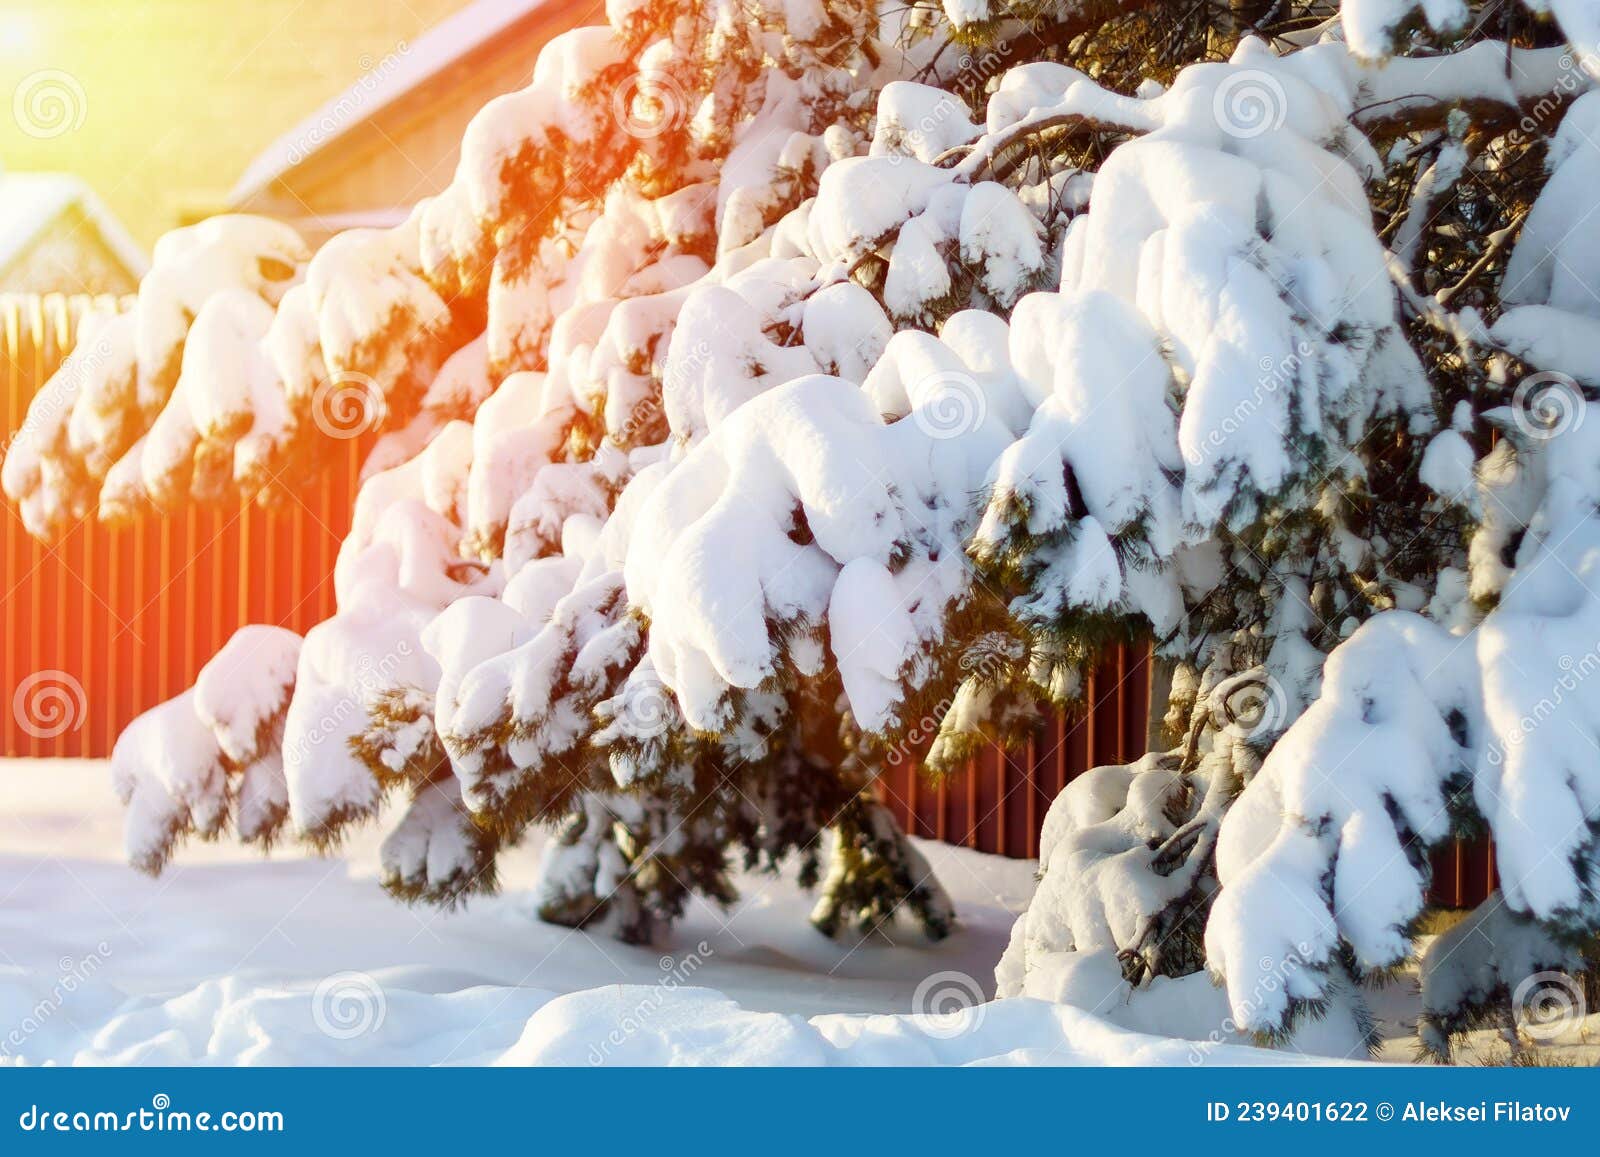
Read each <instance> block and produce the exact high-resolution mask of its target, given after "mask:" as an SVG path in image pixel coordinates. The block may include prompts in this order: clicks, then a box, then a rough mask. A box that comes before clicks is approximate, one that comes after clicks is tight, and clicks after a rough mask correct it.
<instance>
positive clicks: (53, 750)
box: [0, 294, 360, 756]
mask: <svg viewBox="0 0 1600 1157" xmlns="http://www.w3.org/2000/svg"><path fill="white" fill-rule="evenodd" d="M117 307H118V303H116V302H115V301H108V300H106V299H91V298H81V297H79V298H68V297H63V296H59V295H47V296H43V297H40V296H35V295H20V294H19V295H4V296H0V340H3V342H4V345H5V353H6V364H5V374H6V378H5V398H4V402H3V404H0V413H3V416H4V418H5V430H6V435H7V443H9V440H10V437H11V435H12V432H14V431H15V430H17V429H18V427H20V426H21V424H22V421H23V417H24V415H25V414H26V412H27V408H28V402H29V400H30V399H31V398H32V397H33V395H34V393H35V392H36V391H37V390H38V389H39V387H40V386H42V385H43V384H44V382H45V381H46V379H48V378H49V376H50V374H51V373H53V372H54V371H55V369H56V367H57V366H58V365H59V364H60V362H61V360H62V358H63V357H64V356H65V355H66V353H67V352H68V351H69V350H70V349H71V347H72V342H73V339H74V338H75V336H76V334H77V330H78V326H79V324H80V323H81V321H82V319H83V317H84V315H85V314H86V313H88V312H89V311H91V310H95V309H115V308H117ZM359 452H360V450H359V447H358V445H357V444H356V443H355V442H349V443H340V444H339V446H338V447H337V450H336V453H337V454H338V455H339V459H338V461H336V462H334V463H331V464H330V468H329V469H328V470H326V471H324V472H323V474H322V475H321V477H320V480H319V481H318V482H317V483H316V484H315V485H314V486H312V487H311V488H310V489H309V490H308V491H307V492H305V493H302V494H301V495H299V496H298V498H297V499H292V500H291V501H290V504H289V506H288V507H287V508H286V509H283V510H277V511H272V512H267V511H263V510H260V509H257V508H256V507H254V506H251V505H241V506H239V507H236V508H233V509H200V508H191V509H189V510H187V511H185V512H183V513H181V514H179V515H176V516H174V517H168V518H157V517H154V516H143V517H140V518H139V519H137V520H136V521H135V522H134V524H133V525H131V526H128V527H125V528H122V529H118V530H108V529H106V528H105V527H103V526H101V525H100V524H99V523H98V522H96V521H95V519H94V518H93V516H92V515H91V516H90V517H89V518H88V519H86V520H85V521H84V522H83V523H81V524H79V525H77V526H75V527H73V528H72V530H71V531H70V532H69V533H67V534H66V535H65V536H64V537H62V538H61V539H60V540H59V541H57V542H53V543H50V544H48V545H47V544H43V543H40V542H38V541H37V540H35V539H33V538H32V537H30V536H29V535H28V533H27V531H26V530H25V529H24V528H23V525H22V521H21V519H20V518H19V517H18V516H17V512H16V510H15V509H14V508H12V507H11V506H10V505H9V503H3V502H0V567H3V568H4V570H3V572H0V573H3V576H4V582H3V584H0V632H3V638H4V646H3V648H0V690H3V691H4V693H5V695H6V696H7V700H6V707H7V708H8V709H7V710H5V711H3V712H0V754H5V755H32V756H103V755H107V754H109V753H110V750H111V744H112V742H113V741H114V740H115V737H116V735H117V733H118V732H119V731H120V730H121V729H122V728H123V727H124V726H125V725H126V724H127V723H128V721H129V720H130V719H132V718H133V717H134V716H135V715H137V714H138V713H139V712H141V711H143V710H145V709H146V708H148V707H151V706H153V705H154V704H156V703H159V702H160V701H161V700H163V699H166V698H169V697H170V696H172V695H175V694H177V693H178V692H180V691H182V690H183V689H184V688H185V687H187V686H189V685H190V684H191V683H192V682H193V681H194V678H195V675H196V674H197V673H198V672H199V670H200V667H201V666H202V665H204V663H205V662H206V660H207V659H209V658H210V657H211V656H212V654H214V653H215V652H216V650H217V648H218V647H220V646H221V645H222V643H223V642H225V641H226V640H227V638H228V636H229V635H230V634H231V633H232V632H233V630H234V629H235V628H237V627H239V626H241V625H243V624H244V623H248V622H263V623H278V624H281V625H283V626H286V627H291V628H293V629H295V630H298V631H304V630H306V629H308V628H309V627H311V626H312V625H313V624H314V623H316V622H318V621H320V620H322V619H324V618H326V617H327V616H328V615H329V614H331V613H332V611H333V582H332V574H333V561H334V557H335V555H336V553H337V551H338V548H339V542H340V540H341V539H342V538H343V537H344V534H345V531H346V530H347V529H348V527H349V518H350V509H351V502H352V499H353V496H354V493H355V484H356V475H357V470H358V467H359V459H358V454H359Z"/></svg>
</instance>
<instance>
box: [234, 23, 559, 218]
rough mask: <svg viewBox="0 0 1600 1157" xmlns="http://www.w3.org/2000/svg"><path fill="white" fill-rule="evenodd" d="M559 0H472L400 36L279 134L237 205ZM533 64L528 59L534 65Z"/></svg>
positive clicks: (252, 168) (249, 173) (237, 190)
mask: <svg viewBox="0 0 1600 1157" xmlns="http://www.w3.org/2000/svg"><path fill="white" fill-rule="evenodd" d="M556 2H559V0H473V2H472V3H471V4H468V5H467V6H466V7H465V8H463V9H462V10H461V11H459V12H457V13H456V14H455V15H453V16H450V17H447V18H446V19H445V20H443V21H441V22H440V23H439V24H437V25H435V26H434V27H432V28H430V29H429V30H428V31H427V32H425V33H424V34H423V35H422V36H421V37H419V38H418V39H417V41H416V42H415V43H413V44H408V43H406V42H405V41H401V42H400V44H399V45H397V46H396V49H395V51H393V52H391V53H389V55H387V56H385V57H384V58H383V59H382V60H380V61H378V62H377V63H376V64H373V65H372V66H371V67H369V68H368V69H367V70H366V71H365V72H364V73H362V75H361V77H360V79H359V80H357V81H356V82H355V84H353V85H351V86H350V87H349V88H347V89H345V90H344V91H343V92H341V93H339V94H338V95H337V96H335V97H334V98H333V99H332V100H329V101H328V102H327V103H326V104H324V105H323V106H322V107H321V108H319V109H317V111H316V112H314V113H312V114H311V115H310V116H308V117H307V118H306V119H305V120H303V121H301V122H300V123H299V124H297V125H296V126H295V127H294V128H292V129H290V130H289V131H288V132H287V133H285V134H284V135H283V136H281V137H279V138H278V139H277V140H276V141H274V142H273V143H272V144H271V145H269V146H268V147H267V149H266V151H265V152H263V153H262V154H261V155H260V156H258V157H257V158H256V159H255V160H253V161H251V162H250V165H249V167H248V168H246V169H245V171H244V175H243V176H242V177H240V178H239V182H238V184H236V185H235V186H234V187H233V192H232V193H230V194H229V195H228V200H229V202H230V203H231V204H234V205H238V204H240V203H242V202H243V201H245V200H247V199H249V198H250V197H252V196H254V195H255V194H257V193H259V192H261V191H262V190H263V189H265V188H266V187H267V186H269V185H270V184H272V182H273V181H275V180H277V179H278V178H280V177H282V176H283V175H284V174H285V173H287V172H288V171H289V170H290V169H292V168H294V167H295V166H296V165H298V164H299V163H300V162H301V161H303V160H305V159H306V157H308V156H310V155H311V154H312V153H315V152H319V151H321V150H322V149H324V148H327V147H328V146H329V145H331V144H333V143H335V142H336V141H338V140H339V139H341V138H342V137H344V136H346V135H347V134H348V133H349V132H350V131H351V130H353V129H355V128H356V127H358V126H359V125H361V124H364V123H366V122H367V121H368V120H370V119H371V118H372V117H373V116H374V115H376V114H377V113H378V112H380V111H381V110H383V109H385V108H388V107H389V106H390V105H392V104H394V103H395V102H396V101H398V100H399V99H400V98H401V97H403V96H405V95H406V94H407V93H409V92H411V91H413V90H414V89H416V88H418V87H420V86H421V85H423V84H424V83H426V82H427V81H428V80H430V79H432V78H433V77H435V76H437V75H438V74H439V73H441V72H443V71H444V70H445V69H447V68H448V67H449V66H450V65H451V64H453V63H455V62H456V61H457V60H459V59H460V58H461V57H463V56H465V55H466V54H467V53H469V52H471V51H472V50H473V49H475V48H478V47H480V46H481V45H483V44H486V43H488V42H489V41H490V40H492V39H494V38H495V37H497V36H499V35H501V34H502V33H504V32H505V31H506V30H507V29H508V28H510V27H511V26H512V25H514V24H516V23H517V22H518V21H520V20H522V19H523V18H525V17H527V16H528V15H529V14H531V13H533V12H535V11H537V10H538V9H540V8H543V7H545V6H546V5H552V4H554V3H556ZM532 67H533V64H532V60H531V59H530V61H529V70H530V72H531V70H532Z"/></svg>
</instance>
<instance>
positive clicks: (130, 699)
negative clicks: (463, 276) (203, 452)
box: [0, 295, 1494, 905]
mask: <svg viewBox="0 0 1600 1157" xmlns="http://www.w3.org/2000/svg"><path fill="white" fill-rule="evenodd" d="M117 307H118V303H116V302H114V301H107V300H105V299H88V298H65V297H60V296H46V297H43V298H41V297H37V296H31V295H28V296H24V295H0V339H3V342H4V345H5V352H6V371H5V372H6V375H7V377H6V380H5V387H6V395H5V400H4V404H3V406H0V414H3V416H4V418H5V423H6V425H5V430H6V431H7V439H8V441H9V437H10V432H11V431H15V430H16V429H17V428H18V427H19V426H20V425H21V423H22V420H23V416H24V414H25V413H26V411H27V406H28V401H29V399H30V398H32V396H33V394H34V393H35V391H37V390H38V388H39V387H40V386H41V385H43V384H44V382H45V380H46V379H47V378H48V377H49V376H50V374H51V373H52V372H53V371H54V370H55V368H56V366H57V365H59V364H60V361H61V359H62V358H63V357H64V356H65V355H66V353H67V351H69V350H70V349H71V347H72V341H73V338H74V337H75V336H76V333H77V327H78V325H79V323H80V322H81V320H82V318H83V316H84V314H85V313H86V312H88V311H89V310H91V309H114V308H117ZM361 451H362V447H361V445H360V444H359V443H358V442H356V441H350V442H345V443H340V444H339V445H338V447H337V449H336V451H335V452H336V453H337V454H338V456H339V457H338V460H337V461H334V462H331V463H329V464H328V466H329V468H328V469H327V470H325V471H324V472H323V473H322V474H321V476H320V480H319V481H318V482H317V483H316V484H315V485H314V486H313V487H311V488H310V490H309V491H307V492H305V493H302V494H300V495H299V496H298V498H294V499H291V500H290V504H289V505H288V506H287V507H286V508H285V509H282V510H277V511H271V512H267V511H262V510H259V509H257V508H255V507H254V506H251V505H241V506H240V507H238V508H234V509H209V508H208V509H201V508H190V509H188V510H187V511H185V512H183V513H182V514H180V515H177V516H174V517H167V518H157V517H154V516H145V517H141V518H139V519H138V520H137V521H136V522H135V523H134V524H133V525H132V526H129V527H126V528H123V529H120V530H107V529H106V528H104V527H103V526H101V525H99V524H98V523H97V522H95V521H94V519H93V518H92V517H91V518H90V519H88V520H86V521H85V522H84V523H83V524H81V525H79V526H76V527H74V528H73V530H72V531H71V532H70V533H69V534H67V535H66V536H65V537H64V538H63V539H62V540H61V541H59V542H56V543H52V544H50V545H48V546H47V545H44V544H41V543H39V542H38V541H36V540H35V539H33V538H32V537H30V536H29V535H28V534H27V532H26V531H25V530H24V529H23V526H22V522H21V520H20V519H19V518H18V517H17V515H16V511H15V510H14V509H12V508H11V507H10V505H9V504H7V503H4V502H0V544H3V555H0V566H3V567H4V571H3V575H4V583H3V584H0V600H3V601H0V631H3V632H4V635H3V638H4V646H3V648H0V690H3V691H4V693H5V694H6V696H7V697H8V706H9V710H5V711H0V754H4V755H8V756H17V755H25V756H105V755H108V754H109V753H110V751H111V745H112V743H113V742H114V741H115V739H116V736H117V734H118V732H119V731H121V729H122V728H123V727H124V726H126V724H127V723H128V721H129V720H131V719H132V718H133V717H134V716H135V715H137V714H138V713H139V712H141V711H143V710H146V709H147V708H149V707H151V706H154V705H155V704H156V703H159V702H161V701H162V700H163V699H166V698H169V697H170V696H172V695H176V694H177V693H178V692H180V691H182V690H183V689H184V688H185V687H188V686H189V685H190V684H191V683H193V682H194V679H195V676H196V675H197V674H198V672H199V670H200V668H201V666H203V665H204V664H205V662H206V661H207V660H208V659H209V658H210V657H211V656H212V655H213V654H214V653H215V652H216V650H217V648H218V647H220V646H221V645H222V644H223V643H224V642H225V641H226V640H227V638H228V636H229V635H230V634H232V633H233V631H234V630H235V629H236V628H238V627H240V626H242V625H244V624H245V623H276V624H279V625H282V626H286V627H290V628H292V629H293V630H296V631H301V632H304V631H305V630H307V629H309V628H310V627H311V626H312V625H314V624H315V623H317V622H320V621H321V620H323V619H325V618H327V617H328V616H329V615H330V614H332V613H333V580H332V575H333V563H334V558H335V556H336V555H337V553H338V548H339V542H340V540H341V539H342V538H343V537H344V534H345V532H346V531H347V530H348V528H349V523H350V511H351V507H352V504H353V501H354V497H355V489H356V479H357V475H358V471H359V466H360V458H359V456H360V454H361ZM1149 698H1150V671H1149V661H1148V652H1147V651H1146V649H1145V648H1142V647H1123V648H1120V649H1119V650H1118V651H1116V652H1115V653H1114V654H1113V655H1111V656H1110V657H1109V658H1108V659H1107V661H1106V662H1105V663H1103V664H1102V665H1101V666H1100V668H1099V669H1098V670H1097V671H1096V672H1095V673H1094V676H1093V677H1092V679H1091V681H1090V687H1089V702H1090V706H1089V708H1088V709H1087V710H1086V711H1084V712H1082V713H1081V714H1078V715H1074V716H1071V717H1064V716H1060V715H1056V716H1053V717H1051V718H1049V719H1047V720H1045V721H1043V722H1042V723H1041V724H1040V726H1039V728H1038V730H1037V731H1036V733H1035V735H1034V737H1033V739H1032V740H1031V741H1030V742H1029V743H1028V744H1027V745H1026V746H1025V747H1024V748H1023V749H1022V750H1020V751H1016V752H1002V751H1000V750H998V749H991V750H989V751H987V752H985V753H983V754H982V755H980V756H979V757H977V758H975V759H973V760H972V762H971V764H970V765H969V767H968V769H967V771H966V773H965V774H963V775H959V776H955V777H953V778H950V779H948V780H946V781H944V782H942V783H939V784H930V783H929V782H928V781H927V780H926V779H924V778H922V776H921V775H920V773H919V771H918V769H917V768H916V767H915V766H914V765H912V764H911V763H910V762H906V763H904V764H901V765H900V766H897V767H893V768H891V769H890V771H889V773H888V775H887V776H885V778H884V781H883V785H882V786H883V795H884V798H885V799H886V800H887V801H888V803H889V805H890V807H891V808H892V809H893V810H894V811H895V812H896V814H897V816H898V818H899V819H900V820H901V822H902V823H904V824H905V825H906V828H907V830H909V831H911V832H912V833H913V834H915V835H920V836H925V837H929V838H934V839H940V840H945V841H947V842H950V843H955V844H964V845H967V846H969V847H972V848H976V849H978V850H980V851H985V852H995V853H999V854H1002V855H1008V856H1024V857H1033V856H1036V855H1038V850H1039V827H1040V825H1041V824H1042V823H1043V822H1044V814H1045V811H1046V810H1047V809H1048V808H1049V806H1050V802H1051V800H1053V799H1054V798H1055V797H1056V795H1057V794H1058V793H1059V792H1060V790H1061V789H1062V788H1063V787H1064V786H1065V785H1066V784H1067V782H1068V781H1069V780H1071V779H1073V778H1074V777H1076V776H1077V775H1079V774H1081V773H1082V772H1083V771H1085V770H1086V769H1088V768H1091V767H1095V766H1097V765H1099V764H1104V763H1112V762H1117V763H1121V762H1126V761H1128V760H1130V759H1134V758H1137V757H1138V756H1139V755H1140V754H1141V753H1142V752H1143V751H1144V749H1145V719H1146V714H1147V707H1148V704H1149ZM1435 865H1436V866H1435V873H1434V875H1435V882H1434V895H1435V900H1436V901H1437V902H1440V903H1446V904H1454V905H1463V904H1475V903H1477V902H1478V901H1479V900H1480V899H1482V897H1483V895H1484V894H1486V893H1487V892H1488V891H1489V890H1490V889H1491V888H1492V887H1493V886H1494V860H1493V851H1492V849H1491V848H1489V847H1487V846H1486V845H1472V846H1466V847H1456V848H1452V849H1448V850H1446V851H1445V852H1444V853H1441V854H1440V855H1439V856H1437V857H1436V859H1435Z"/></svg>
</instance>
